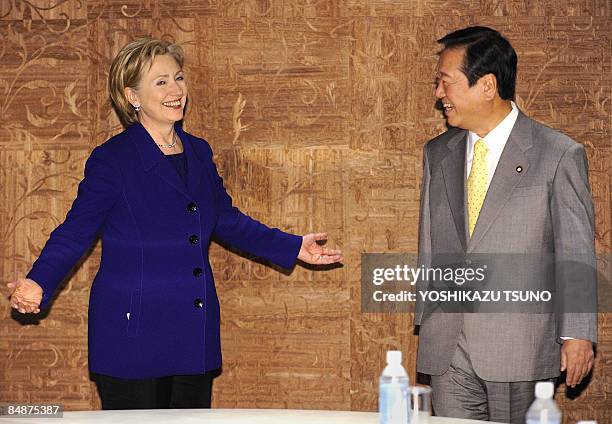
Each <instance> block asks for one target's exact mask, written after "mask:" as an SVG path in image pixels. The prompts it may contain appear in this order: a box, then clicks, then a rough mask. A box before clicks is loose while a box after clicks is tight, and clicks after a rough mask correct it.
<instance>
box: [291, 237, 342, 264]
mask: <svg viewBox="0 0 612 424" xmlns="http://www.w3.org/2000/svg"><path fill="white" fill-rule="evenodd" d="M321 240H327V233H313V234H306V235H304V236H302V247H301V248H300V253H299V254H298V259H299V260H301V261H304V262H306V263H309V264H312V265H327V264H333V263H336V262H340V261H342V259H343V258H342V252H341V251H339V250H334V249H328V248H325V247H323V246H321V245H320V244H318V243H317V241H321Z"/></svg>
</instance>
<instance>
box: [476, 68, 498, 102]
mask: <svg viewBox="0 0 612 424" xmlns="http://www.w3.org/2000/svg"><path fill="white" fill-rule="evenodd" d="M480 83H481V84H482V90H483V93H484V95H485V98H486V99H487V100H493V99H494V98H495V96H497V78H495V75H493V74H486V75H483V76H482V77H481V78H480Z"/></svg>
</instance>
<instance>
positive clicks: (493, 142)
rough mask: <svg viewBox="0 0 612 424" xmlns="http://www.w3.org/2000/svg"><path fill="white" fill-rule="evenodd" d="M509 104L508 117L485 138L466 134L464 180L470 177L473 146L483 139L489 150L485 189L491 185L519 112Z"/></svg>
mask: <svg viewBox="0 0 612 424" xmlns="http://www.w3.org/2000/svg"><path fill="white" fill-rule="evenodd" d="M510 103H511V104H512V110H511V111H510V113H508V115H506V117H505V118H504V119H503V120H502V121H501V122H500V123H499V124H497V126H496V127H495V128H493V130H491V132H489V134H487V135H486V136H485V137H480V136H479V135H478V134H476V133H474V132H472V131H470V132H469V133H468V138H467V148H466V149H465V169H466V174H465V178H466V180H467V177H468V176H469V175H470V171H471V170H472V161H473V160H474V144H476V142H477V141H478V140H480V139H483V140H484V142H485V143H486V145H487V147H488V148H489V153H488V155H487V168H488V171H489V172H488V180H487V189H488V188H489V185H490V184H491V180H492V179H493V174H495V169H496V168H497V163H498V162H499V158H500V157H501V154H502V152H503V151H504V147H505V146H506V142H507V141H508V137H510V133H511V132H512V128H514V124H515V123H516V118H518V113H519V111H518V108H517V107H516V104H515V103H514V102H510Z"/></svg>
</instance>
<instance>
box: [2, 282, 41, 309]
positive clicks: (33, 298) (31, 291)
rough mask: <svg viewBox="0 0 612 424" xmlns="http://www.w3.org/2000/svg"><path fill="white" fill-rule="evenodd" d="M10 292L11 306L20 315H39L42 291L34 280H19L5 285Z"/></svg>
mask: <svg viewBox="0 0 612 424" xmlns="http://www.w3.org/2000/svg"><path fill="white" fill-rule="evenodd" d="M6 286H7V287H8V288H9V290H10V291H11V294H10V297H11V306H12V307H13V308H15V309H17V310H18V311H19V312H21V313H22V314H26V313H28V314H29V313H35V314H37V313H39V312H40V308H39V307H40V302H41V300H42V295H43V289H42V287H40V286H39V285H38V283H37V282H36V281H34V280H30V279H29V278H21V279H19V280H17V281H13V282H12V283H8V284H7V285H6Z"/></svg>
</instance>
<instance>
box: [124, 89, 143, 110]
mask: <svg viewBox="0 0 612 424" xmlns="http://www.w3.org/2000/svg"><path fill="white" fill-rule="evenodd" d="M123 94H124V95H125V98H126V99H127V101H128V102H130V103H131V104H132V106H138V105H140V100H138V95H137V94H136V91H135V90H134V89H133V88H131V87H125V89H124V91H123Z"/></svg>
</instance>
